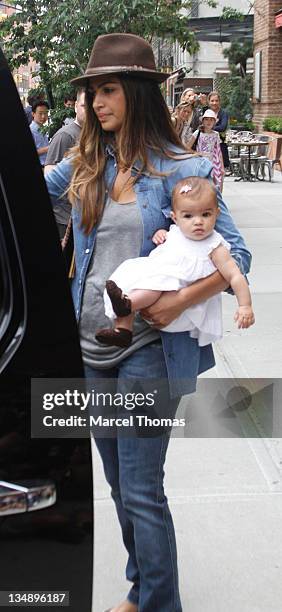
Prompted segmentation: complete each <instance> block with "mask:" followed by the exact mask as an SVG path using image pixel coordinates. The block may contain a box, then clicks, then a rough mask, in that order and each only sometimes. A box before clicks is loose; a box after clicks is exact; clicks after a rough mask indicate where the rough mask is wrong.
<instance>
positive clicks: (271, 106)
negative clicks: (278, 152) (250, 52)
mask: <svg viewBox="0 0 282 612" xmlns="http://www.w3.org/2000/svg"><path fill="white" fill-rule="evenodd" d="M281 8H282V0H255V4H254V57H255V54H256V53H257V52H258V51H261V52H262V61H261V97H260V101H257V100H256V99H255V97H254V119H253V121H254V123H255V126H256V129H257V130H261V129H262V124H263V120H264V119H265V118H266V117H269V116H273V115H278V116H282V28H276V27H275V13H277V11H279V10H280V9H281ZM254 95H255V92H254Z"/></svg>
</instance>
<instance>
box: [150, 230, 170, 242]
mask: <svg viewBox="0 0 282 612" xmlns="http://www.w3.org/2000/svg"><path fill="white" fill-rule="evenodd" d="M166 235H167V231H166V230H165V229H159V230H158V231H157V232H156V233H155V234H154V235H153V238H152V241H153V243H154V244H156V245H159V244H163V242H165V241H166Z"/></svg>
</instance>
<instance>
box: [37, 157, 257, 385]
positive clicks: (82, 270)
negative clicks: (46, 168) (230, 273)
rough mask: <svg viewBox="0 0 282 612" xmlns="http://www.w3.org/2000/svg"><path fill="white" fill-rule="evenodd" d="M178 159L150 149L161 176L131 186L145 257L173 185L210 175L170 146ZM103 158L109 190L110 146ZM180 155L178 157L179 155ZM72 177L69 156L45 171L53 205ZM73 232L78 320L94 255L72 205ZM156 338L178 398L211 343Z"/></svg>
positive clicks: (245, 262)
mask: <svg viewBox="0 0 282 612" xmlns="http://www.w3.org/2000/svg"><path fill="white" fill-rule="evenodd" d="M170 151H173V153H174V155H175V156H177V159H168V158H161V157H159V156H157V155H156V154H155V153H153V152H151V153H150V155H149V158H150V163H151V164H152V166H153V167H154V168H155V169H156V170H157V171H158V172H161V173H165V176H155V175H152V174H150V173H149V172H143V173H142V174H141V176H140V177H139V178H138V180H137V181H136V183H135V184H134V191H135V193H136V199H137V204H138V206H139V209H140V212H141V216H142V220H143V244H142V248H141V253H140V256H142V257H144V256H147V255H148V254H149V253H150V251H151V250H152V249H153V248H154V244H153V242H152V236H153V234H154V233H155V232H156V231H157V230H158V229H159V228H167V229H168V227H169V225H170V222H171V221H170V211H171V193H172V189H173V187H174V185H175V184H176V183H177V182H178V181H179V180H181V179H183V178H186V177H188V176H202V177H207V178H209V177H210V174H211V170H212V166H211V164H210V162H209V161H208V160H207V159H205V158H203V157H196V156H193V157H190V156H189V155H183V150H182V149H178V148H177V147H176V146H175V145H173V146H172V145H170ZM106 155H107V162H106V168H105V185H106V189H107V191H111V189H112V186H113V184H114V182H115V178H116V175H117V162H116V158H115V154H114V151H113V149H112V147H111V146H110V145H107V146H106ZM181 157H182V159H181ZM137 173H138V163H136V165H135V166H133V168H132V176H136V174H137ZM71 175H72V164H71V160H70V159H69V158H65V159H63V160H62V161H61V162H60V163H59V164H57V165H56V168H55V169H54V170H53V171H52V172H50V173H48V174H47V176H46V183H47V188H48V191H49V195H50V197H51V200H52V203H53V204H59V202H60V200H58V198H60V196H62V194H63V193H64V191H65V190H66V188H67V187H68V185H69V183H70V180H71ZM218 203H219V206H220V210H221V213H220V215H219V216H218V219H217V222H216V226H215V229H216V230H217V231H218V232H219V233H221V234H222V235H223V237H224V238H225V240H227V241H228V242H229V243H230V245H231V254H232V256H233V257H234V259H235V260H236V262H237V264H238V265H239V267H240V270H241V271H242V272H243V273H244V274H245V273H247V272H248V271H249V268H250V262H251V255H250V253H249V251H248V250H247V248H246V245H245V243H244V240H243V238H242V236H241V235H240V233H239V231H238V229H237V228H236V226H235V224H234V222H233V220H232V217H231V216H230V213H229V211H228V209H227V207H226V205H225V204H224V202H223V200H222V196H221V194H220V192H219V191H218ZM72 218H73V233H74V244H75V264H76V275H75V278H74V279H73V282H72V295H73V301H74V308H75V312H76V317H77V319H78V320H79V317H80V311H81V304H82V296H83V290H84V284H85V279H86V275H87V270H88V266H89V263H90V259H91V256H92V253H93V248H94V243H95V234H96V227H94V229H93V230H92V231H91V233H90V234H89V235H88V236H86V235H85V234H84V233H83V230H82V229H81V228H80V220H81V217H80V210H79V207H73V210H72ZM161 339H162V343H163V350H164V355H165V360H166V366H167V372H168V378H169V383H170V391H171V396H172V397H175V396H180V395H184V394H186V393H191V392H193V391H194V390H195V387H196V379H197V375H198V374H200V373H201V372H205V371H206V370H208V369H209V368H212V367H213V366H214V365H215V361H214V355H213V350H212V346H211V345H207V346H203V347H199V345H198V342H197V340H196V339H194V338H191V337H190V335H189V332H177V333H169V332H163V331H161Z"/></svg>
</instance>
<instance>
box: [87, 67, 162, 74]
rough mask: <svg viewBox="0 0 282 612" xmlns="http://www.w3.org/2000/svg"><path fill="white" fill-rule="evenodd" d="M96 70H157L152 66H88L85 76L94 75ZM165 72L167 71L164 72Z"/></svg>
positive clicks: (109, 71) (110, 71)
mask: <svg viewBox="0 0 282 612" xmlns="http://www.w3.org/2000/svg"><path fill="white" fill-rule="evenodd" d="M95 72H99V73H100V72H108V73H112V72H153V73H155V72H157V70H153V69H152V68H146V67H145V66H99V67H98V66H97V67H96V68H95V67H93V68H87V69H86V71H85V76H87V75H89V76H91V75H93V74H95ZM164 74H165V73H164Z"/></svg>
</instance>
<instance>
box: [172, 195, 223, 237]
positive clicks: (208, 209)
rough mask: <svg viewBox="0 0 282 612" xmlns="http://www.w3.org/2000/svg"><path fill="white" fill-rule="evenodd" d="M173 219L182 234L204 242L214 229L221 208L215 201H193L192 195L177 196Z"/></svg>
mask: <svg viewBox="0 0 282 612" xmlns="http://www.w3.org/2000/svg"><path fill="white" fill-rule="evenodd" d="M173 208H174V210H173V212H172V213H171V217H172V219H173V221H174V222H175V223H176V225H178V227H179V229H180V230H181V232H182V234H184V236H186V238H190V239H191V240H204V238H207V236H209V235H210V234H211V232H212V231H213V229H214V226H215V222H216V219H217V216H218V214H219V208H218V206H217V203H216V202H215V201H214V199H212V198H209V199H207V198H206V197H205V198H203V199H202V200H201V199H197V201H196V200H193V198H192V197H191V195H188V196H187V195H186V194H185V195H183V194H179V195H176V196H175V198H174V203H173Z"/></svg>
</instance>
